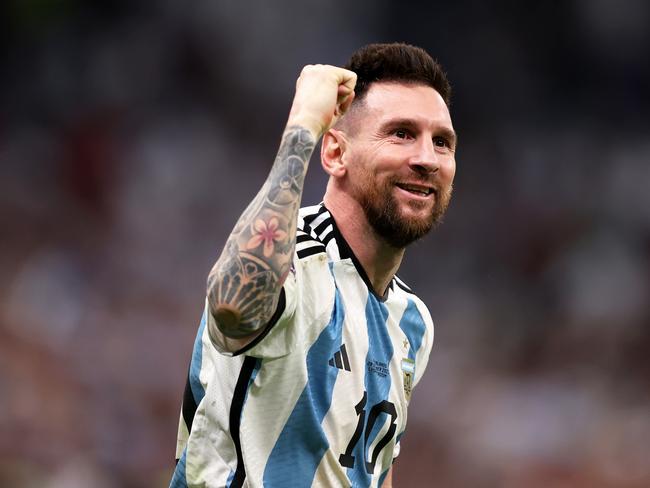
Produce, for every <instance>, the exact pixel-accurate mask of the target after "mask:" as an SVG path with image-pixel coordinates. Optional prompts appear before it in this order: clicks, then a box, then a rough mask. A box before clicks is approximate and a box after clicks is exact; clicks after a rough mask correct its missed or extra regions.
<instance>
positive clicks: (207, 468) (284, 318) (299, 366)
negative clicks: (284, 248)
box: [170, 204, 433, 488]
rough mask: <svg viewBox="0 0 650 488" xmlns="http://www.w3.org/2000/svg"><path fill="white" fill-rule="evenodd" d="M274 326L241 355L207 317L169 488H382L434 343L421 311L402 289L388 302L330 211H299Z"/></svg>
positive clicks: (393, 290)
mask: <svg viewBox="0 0 650 488" xmlns="http://www.w3.org/2000/svg"><path fill="white" fill-rule="evenodd" d="M296 242H297V244H296V253H295V258H294V262H293V266H292V269H291V272H290V273H289V276H288V277H287V280H286V282H285V284H284V286H283V289H282V292H281V296H280V302H279V304H278V308H277V310H276V313H275V316H274V317H273V319H272V320H271V321H270V323H269V325H268V326H267V327H266V329H265V330H264V332H263V333H262V334H261V335H260V336H258V337H257V338H256V339H255V340H254V341H253V342H252V343H250V344H248V345H247V346H246V347H245V348H243V349H242V350H240V351H237V352H235V353H228V352H226V351H223V350H221V348H220V346H219V344H218V341H211V339H210V336H209V333H208V329H209V327H208V326H207V324H208V322H209V321H210V320H213V319H212V317H211V314H210V313H209V311H207V305H206V309H205V310H204V313H203V318H202V320H201V325H200V327H199V330H198V334H197V336H196V341H195V344H194V350H193V353H192V359H191V363H190V369H189V375H188V381H187V385H186V388H185V394H184V398H183V406H182V412H181V418H180V423H179V433H178V443H177V449H176V458H177V464H176V470H175V472H174V475H173V478H172V481H171V484H170V486H171V487H173V488H180V487H192V486H201V487H224V486H225V487H229V488H235V487H262V486H263V487H266V488H275V487H282V488H285V487H289V486H290V487H310V486H314V487H339V486H341V487H343V486H349V487H355V488H356V487H376V486H381V484H382V482H383V480H384V478H385V476H386V474H387V473H388V470H389V468H390V467H391V464H392V462H393V460H394V458H395V457H397V455H398V454H399V441H400V437H401V436H402V434H403V433H404V430H405V428H406V420H407V407H408V403H409V401H410V395H411V390H412V388H413V387H414V386H415V385H416V384H417V383H418V381H419V380H420V378H421V377H422V373H423V372H424V369H425V367H426V364H427V361H428V358H429V353H430V351H431V346H432V343H433V323H432V321H431V317H430V315H429V312H428V310H427V308H426V306H425V305H424V304H423V302H422V301H421V300H420V299H419V298H418V297H416V296H415V295H414V294H413V293H412V292H411V290H410V289H409V288H408V287H407V286H406V285H405V284H404V283H403V282H402V281H401V280H399V278H397V277H395V278H393V280H392V281H391V284H390V286H389V288H388V290H387V292H386V294H385V296H383V297H379V296H377V295H376V294H375V293H374V292H373V291H372V289H371V287H369V285H368V283H369V281H368V278H367V276H366V274H365V272H364V271H363V269H362V267H361V266H360V264H359V262H358V260H357V259H356V258H355V256H354V255H353V253H352V251H351V249H350V247H349V246H348V244H347V243H346V242H345V241H344V239H343V237H342V235H341V233H340V232H339V231H338V229H337V227H336V223H335V222H334V219H333V218H332V216H331V215H330V213H329V211H328V210H327V209H326V208H325V206H324V205H323V204H320V205H316V206H312V207H307V208H303V209H301V210H300V217H299V221H298V233H297V239H296Z"/></svg>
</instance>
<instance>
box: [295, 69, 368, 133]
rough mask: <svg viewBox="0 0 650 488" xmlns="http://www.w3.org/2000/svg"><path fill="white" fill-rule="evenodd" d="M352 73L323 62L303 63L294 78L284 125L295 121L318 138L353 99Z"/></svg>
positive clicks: (354, 74) (354, 79) (354, 80)
mask: <svg viewBox="0 0 650 488" xmlns="http://www.w3.org/2000/svg"><path fill="white" fill-rule="evenodd" d="M356 82H357V75H356V73H354V72H352V71H349V70H347V69H343V68H338V67H336V66H329V65H323V64H316V65H307V66H305V67H304V68H303V70H302V72H301V73H300V77H299V78H298V81H297V82H296V94H295V96H294V98H293V104H292V105H291V112H290V113H289V121H288V125H299V126H301V127H304V128H305V129H308V130H309V131H311V132H312V133H313V135H314V137H315V138H316V139H318V138H320V136H322V135H323V134H324V133H325V132H326V131H327V130H328V129H329V128H330V127H332V126H333V125H334V124H335V123H336V121H337V120H338V119H339V118H340V117H341V116H342V115H343V114H344V113H345V112H346V110H347V109H348V108H349V107H350V104H351V103H352V100H353V99H354V85H355V83H356Z"/></svg>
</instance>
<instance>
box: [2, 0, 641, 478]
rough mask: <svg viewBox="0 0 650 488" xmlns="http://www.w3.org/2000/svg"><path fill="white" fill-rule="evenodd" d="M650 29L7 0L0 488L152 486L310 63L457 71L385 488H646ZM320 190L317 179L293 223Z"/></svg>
mask: <svg viewBox="0 0 650 488" xmlns="http://www.w3.org/2000/svg"><path fill="white" fill-rule="evenodd" d="M649 25H650V4H649V3H648V2H645V1H643V0H627V1H625V2H618V1H615V0H572V1H563V2H559V1H549V2H514V1H510V2H490V3H488V2H472V1H469V0H464V1H457V2H445V3H444V5H436V3H435V2H426V3H424V2H423V3H419V2H401V3H398V2H389V1H381V0H379V1H370V0H365V1H356V2H325V1H319V0H302V1H300V2H298V1H290V0H278V1H274V2H264V1H261V0H258V1H241V2H234V1H225V0H224V1H217V0H199V1H195V2H175V1H171V0H167V1H159V2H152V1H145V0H138V1H131V2H127V1H124V0H123V1H112V2H109V1H95V2H83V1H80V0H58V1H56V0H5V1H4V2H2V3H1V4H0V46H1V50H0V72H1V73H2V74H1V76H0V224H1V230H0V235H1V238H0V486H2V487H28V488H31V487H46V488H59V487H65V488H76V487H99V488H113V487H120V488H121V487H126V488H131V487H133V488H140V487H142V488H144V487H163V486H167V484H168V482H169V478H170V475H171V472H172V469H173V466H174V448H175V437H176V429H177V423H178V416H179V411H180V410H179V409H180V402H181V398H182V392H183V387H184V382H185V375H186V373H187V366H188V362H189V359H190V352H191V348H192V343H193V339H194V336H195V333H196V328H197V326H198V320H199V317H200V314H201V311H202V307H203V300H204V286H205V279H206V277H207V273H208V270H209V269H210V267H211V266H212V264H213V262H214V260H215V259H216V257H217V256H218V254H219V253H220V251H221V248H222V246H223V244H224V241H225V239H226V237H227V234H228V232H229V231H230V229H231V228H232V226H233V224H234V223H235V220H236V219H237V217H238V215H239V214H240V212H241V211H242V210H243V209H244V207H245V205H246V204H247V203H248V201H249V200H250V199H251V198H252V197H253V196H254V194H255V193H256V192H257V190H258V188H259V187H260V186H261V183H262V182H263V180H264V178H265V177H266V174H267V172H268V170H269V168H270V165H271V163H272V161H273V158H274V155H275V152H276V149H277V146H278V143H279V137H280V134H281V133H282V129H283V126H284V122H285V120H286V116H287V114H288V109H289V104H290V102H291V98H292V95H293V88H294V82H295V79H296V77H297V75H298V73H299V72H300V69H301V67H302V65H304V64H306V63H332V64H342V63H344V62H345V61H346V60H347V58H348V56H349V55H350V53H351V52H352V51H353V50H355V49H356V48H358V47H359V46H361V45H363V44H365V43H368V42H375V41H406V42H410V43H414V44H417V45H420V46H422V47H424V48H426V49H427V50H429V52H430V53H431V54H432V55H433V56H434V57H436V58H437V59H438V60H439V61H440V62H441V63H442V64H443V65H444V66H445V68H446V69H447V71H448V74H449V77H450V79H451V81H452V84H453V87H454V94H453V101H452V107H451V108H452V117H453V120H454V124H455V126H456V129H457V131H458V133H459V135H460V146H459V150H458V153H457V164H458V173H457V179H456V184H455V196H454V200H453V202H452V206H451V208H450V210H449V213H448V216H447V221H446V223H445V225H443V226H442V227H441V228H440V229H439V230H438V231H436V232H435V233H433V234H432V235H430V236H428V237H427V238H426V239H424V240H423V241H421V242H419V243H417V244H416V245H414V246H413V248H412V249H411V250H410V252H409V253H408V255H407V258H406V261H405V263H404V265H403V268H402V271H401V273H400V274H401V276H402V278H403V279H404V280H405V281H406V282H408V283H409V284H411V285H412V286H413V288H414V289H415V290H416V291H417V292H418V294H419V295H420V296H421V297H422V298H423V299H424V301H425V302H426V303H427V304H428V305H429V307H430V309H431V312H432V315H433V318H434V322H435V323H436V343H435V345H434V349H433V352H432V357H431V361H430V363H429V368H428V370H427V374H426V376H425V377H424V379H423V380H422V383H421V384H420V385H419V387H418V388H417V390H416V391H415V393H414V398H413V402H412V405H411V410H410V417H409V424H408V429H407V432H406V435H405V436H404V438H403V441H402V446H403V448H402V454H401V455H400V458H399V461H398V462H397V463H396V465H395V470H396V474H395V486H396V487H443V488H447V487H451V488H454V487H479V488H483V487H488V488H490V487H498V488H501V487H505V488H520V487H521V488H531V487H590V488H592V487H596V488H599V487H623V488H636V487H639V488H640V487H648V486H650V305H649V299H650V137H649V134H650V118H649V117H648V113H649V111H648V108H649V97H648V85H649V84H650V64H649V63H648V59H650V29H648V26H649ZM325 181H326V180H325V178H324V176H323V173H322V171H321V170H320V168H319V164H318V159H317V157H314V158H313V159H312V166H311V170H310V174H309V175H308V178H307V189H306V192H305V198H304V202H305V203H306V204H313V203H317V202H318V201H320V198H321V195H322V192H323V190H324V185H325Z"/></svg>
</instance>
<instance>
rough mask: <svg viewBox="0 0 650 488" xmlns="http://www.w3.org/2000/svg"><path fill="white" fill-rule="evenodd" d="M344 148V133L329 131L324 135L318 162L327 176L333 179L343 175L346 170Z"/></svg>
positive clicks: (345, 142) (345, 144)
mask: <svg viewBox="0 0 650 488" xmlns="http://www.w3.org/2000/svg"><path fill="white" fill-rule="evenodd" d="M346 148H347V140H346V139H345V133H343V132H342V131H340V130H336V129H330V130H328V131H327V132H326V133H325V135H324V136H323V142H322V144H321V148H320V161H321V164H322V165H323V169H324V170H325V172H326V173H327V174H328V175H330V176H333V177H335V178H340V177H341V176H343V175H345V173H346V171H347V169H346V167H345V164H344V163H343V157H344V155H345V150H346Z"/></svg>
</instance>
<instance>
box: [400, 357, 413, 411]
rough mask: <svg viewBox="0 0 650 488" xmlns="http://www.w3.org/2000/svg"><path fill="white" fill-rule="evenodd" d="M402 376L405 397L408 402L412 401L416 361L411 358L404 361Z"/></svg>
mask: <svg viewBox="0 0 650 488" xmlns="http://www.w3.org/2000/svg"><path fill="white" fill-rule="evenodd" d="M402 374H403V376H404V395H406V401H411V390H412V389H413V378H414V377H415V361H413V360H412V359H409V358H404V359H402Z"/></svg>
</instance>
